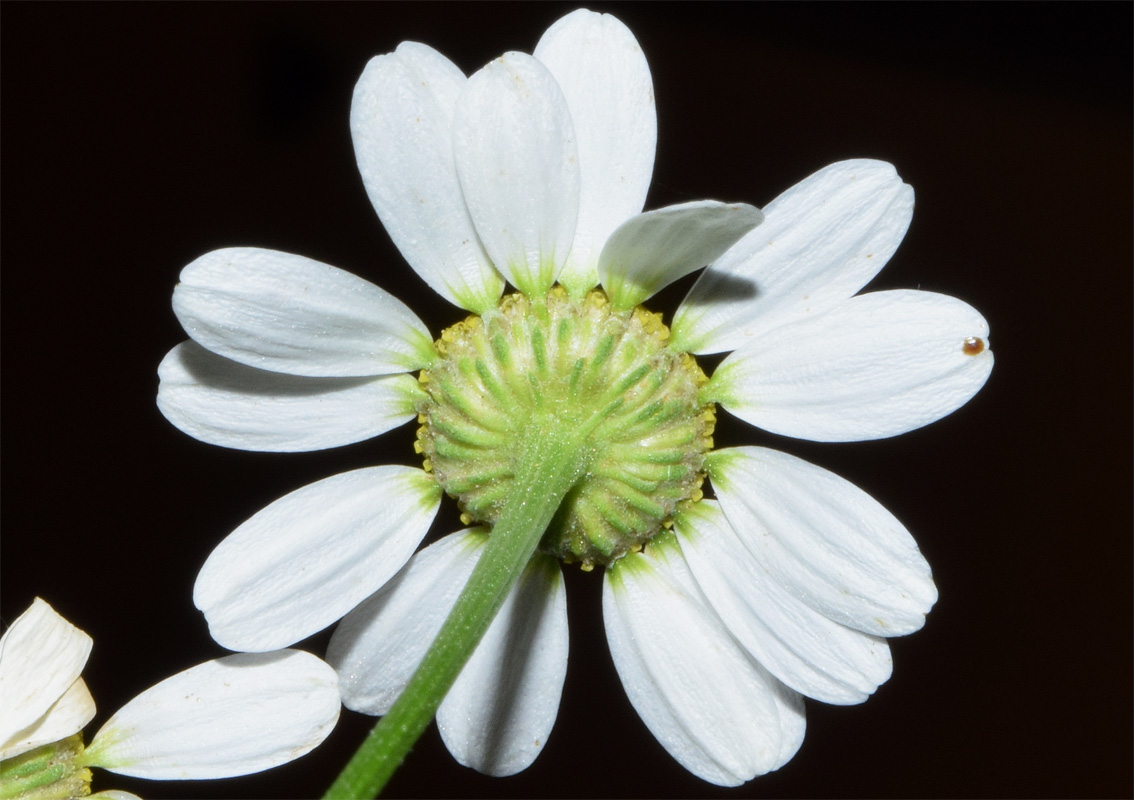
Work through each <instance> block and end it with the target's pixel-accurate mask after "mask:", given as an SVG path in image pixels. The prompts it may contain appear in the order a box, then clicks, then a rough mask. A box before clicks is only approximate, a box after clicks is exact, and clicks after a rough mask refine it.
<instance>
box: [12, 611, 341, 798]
mask: <svg viewBox="0 0 1134 800" xmlns="http://www.w3.org/2000/svg"><path fill="white" fill-rule="evenodd" d="M91 645H92V642H91V637H90V636H88V635H87V634H86V633H84V632H83V631H81V630H79V629H78V628H76V627H75V626H74V625H72V624H71V623H69V622H68V621H67V620H65V619H64V618H63V617H62V616H60V615H59V614H58V613H57V612H56V611H55V610H54V609H53V608H52V607H51V606H50V605H48V604H47V603H45V602H44V601H43V600H41V599H39V598H36V599H35V602H33V603H32V606H31V608H29V609H28V610H27V611H25V612H24V613H23V614H21V615H20V616H19V617H18V618H17V619H16V621H15V622H13V623H12V625H11V627H9V628H8V630H7V631H6V632H5V633H4V636H3V638H2V639H0V796H2V797H25V796H26V797H36V798H45V799H50V798H69V797H81V796H84V795H86V794H87V793H89V786H90V782H91V773H90V770H89V769H88V767H100V768H102V769H106V770H109V771H111V772H116V773H118V774H120V775H131V776H135V777H140V778H151V779H155V780H186V779H192V780H201V779H207V778H227V777H233V776H236V775H247V774H250V773H253V772H260V771H262V770H265V769H269V768H271V767H275V766H279V765H280V764H285V763H287V762H289V761H293V760H295V759H296V758H299V757H300V756H301V755H304V754H305V753H307V752H309V751H310V750H312V749H313V748H314V747H315V746H316V745H318V744H319V743H320V742H322V741H323V740H324V739H325V738H326V737H327V735H328V734H329V733H330V732H331V730H332V729H333V728H334V726H335V723H336V722H337V721H338V717H339V709H340V700H339V691H338V677H337V675H336V673H335V671H334V670H333V669H332V668H331V667H330V666H328V665H327V664H326V663H324V662H323V661H322V660H321V659H319V658H316V657H315V656H313V655H311V654H310V653H304V652H302V651H298V650H283V651H280V652H276V653H239V654H237V655H233V656H228V657H226V658H220V659H216V660H214V661H207V662H205V663H204V664H199V665H197V666H195V667H192V668H191V669H187V670H185V671H184V672H180V673H178V674H177V675H174V676H173V677H171V678H167V679H166V680H164V681H162V682H161V683H159V684H157V685H156V686H152V687H150V688H149V689H147V690H146V691H144V692H142V693H141V694H140V695H138V696H137V697H135V698H134V699H133V700H131V701H130V702H128V703H127V704H126V705H125V706H123V707H122V708H121V709H119V710H118V712H117V713H116V714H114V715H113V716H112V717H111V718H110V719H109V720H107V721H106V723H105V724H104V725H103V726H102V728H100V729H99V732H98V733H97V734H95V737H94V739H93V740H92V741H91V743H90V745H89V746H87V747H85V748H84V746H83V741H82V735H81V733H80V732H81V731H82V729H83V728H84V727H86V725H87V723H89V722H90V721H91V719H93V718H94V715H95V704H94V700H93V699H92V698H91V694H90V692H89V691H88V690H87V686H86V683H85V682H84V681H83V679H82V677H80V673H81V672H82V671H83V667H84V666H85V665H86V662H87V657H88V656H89V655H90V651H91ZM94 796H95V797H104V798H123V797H133V796H134V795H131V794H129V793H127V792H119V791H107V792H100V793H98V794H96V795H94Z"/></svg>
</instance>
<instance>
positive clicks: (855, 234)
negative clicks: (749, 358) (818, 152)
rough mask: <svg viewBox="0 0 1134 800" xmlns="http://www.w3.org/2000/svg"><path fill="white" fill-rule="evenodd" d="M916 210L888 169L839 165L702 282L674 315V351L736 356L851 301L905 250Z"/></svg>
mask: <svg viewBox="0 0 1134 800" xmlns="http://www.w3.org/2000/svg"><path fill="white" fill-rule="evenodd" d="M913 204H914V196H913V189H912V188H911V187H909V186H908V185H906V184H904V183H902V179H901V178H899V177H898V174H897V172H896V171H895V170H894V167H893V166H891V165H890V164H887V163H886V162H885V161H873V160H870V159H855V160H851V161H839V162H837V163H835V164H831V165H830V166H828V167H825V168H823V169H821V170H819V171H818V172H816V173H815V174H814V175H811V176H810V177H808V178H806V179H804V180H803V181H800V182H799V183H797V184H796V185H795V186H793V187H792V188H790V189H788V190H787V191H786V192H784V193H783V194H781V195H780V196H779V197H777V198H776V199H775V200H773V201H772V202H771V203H769V204H768V205H766V206H765V207H764V222H763V224H762V225H760V227H759V228H757V229H756V230H754V231H752V233H750V234H748V236H746V237H745V238H744V239H742V240H740V242H738V243H737V244H736V246H735V247H733V248H732V249H731V250H730V251H729V252H727V253H725V255H724V256H722V257H721V258H720V260H718V261H717V262H716V263H715V264H713V265H712V266H710V267H709V269H707V270H705V272H704V274H703V275H701V277H700V278H698V280H697V283H696V284H694V286H693V289H692V290H691V291H690V292H689V295H688V296H687V297H686V298H685V300H684V302H682V304H681V307H680V308H678V310H677V313H676V314H675V315H674V321H673V335H674V346H675V347H680V348H681V349H684V350H688V351H691V352H696V353H717V352H722V351H725V350H735V349H736V348H738V347H743V346H744V345H745V344H746V343H748V342H750V341H755V340H756V339H757V338H758V337H760V336H762V335H763V334H764V333H765V332H767V331H770V330H772V329H773V328H775V327H777V326H779V325H782V324H784V323H785V322H790V321H792V320H794V319H798V318H800V317H807V316H815V315H818V314H820V313H822V312H823V311H825V310H827V309H828V308H831V307H832V306H833V305H835V304H836V303H838V302H840V301H842V300H845V299H846V298H848V297H850V296H852V295H853V294H855V293H856V292H857V291H858V290H859V289H861V288H862V287H863V286H865V285H866V283H867V282H868V281H869V280H870V279H871V278H873V277H874V276H875V275H877V274H878V271H879V270H880V269H882V267H883V266H885V264H886V262H887V261H889V260H890V256H892V255H893V254H894V251H895V250H896V249H897V248H898V245H899V244H900V243H901V241H902V237H904V236H905V235H906V229H907V228H909V225H910V220H911V219H912V217H913Z"/></svg>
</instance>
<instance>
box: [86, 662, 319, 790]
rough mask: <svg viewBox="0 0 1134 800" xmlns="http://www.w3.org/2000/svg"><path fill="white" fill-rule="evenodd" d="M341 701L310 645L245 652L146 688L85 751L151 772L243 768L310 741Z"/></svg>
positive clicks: (265, 763) (216, 774) (105, 761)
mask: <svg viewBox="0 0 1134 800" xmlns="http://www.w3.org/2000/svg"><path fill="white" fill-rule="evenodd" d="M339 708H340V706H339V690H338V679H337V677H336V675H335V671H334V670H333V669H331V667H330V666H328V665H327V664H325V663H324V662H323V661H321V660H320V659H318V658H316V657H315V656H313V655H311V654H310V653H304V652H302V651H299V650H282V651H279V652H275V653H241V654H238V655H234V656H227V657H225V658H220V659H217V660H215V661H207V662H205V663H204V664H199V665H198V666H196V667H193V668H192V669H187V670H185V671H184V672H180V673H178V674H177V675H174V676H173V677H172V678H167V679H166V680H164V681H162V682H161V683H159V684H157V685H156V686H153V687H151V688H149V689H147V690H146V691H144V692H142V694H140V695H138V696H137V697H135V698H134V699H133V700H131V701H130V702H129V703H127V704H126V705H125V706H123V707H122V709H121V710H120V711H119V712H118V713H117V714H115V715H114V716H113V717H111V718H110V719H109V720H107V722H106V724H105V725H103V726H102V729H101V730H100V731H99V732H98V734H96V736H95V738H94V741H92V742H91V746H90V747H89V748H87V759H88V763H90V764H91V765H92V766H97V767H102V768H103V769H108V770H110V771H111V772H117V773H119V774H120V775H132V776H134V777H138V778H150V779H153V780H203V779H207V778H228V777H232V776H234V775H247V774H249V773H252V772H260V771H261V770H265V769H269V768H271V767H276V766H279V765H280V764H286V763H287V762H289V761H294V760H295V759H297V758H299V757H300V756H301V755H303V754H305V753H307V752H309V751H310V750H312V749H313V748H314V747H315V746H316V745H318V744H319V743H320V742H322V741H323V740H324V739H326V738H327V735H328V734H329V733H330V732H331V730H332V729H333V728H334V727H335V723H336V722H337V721H338V718H339Z"/></svg>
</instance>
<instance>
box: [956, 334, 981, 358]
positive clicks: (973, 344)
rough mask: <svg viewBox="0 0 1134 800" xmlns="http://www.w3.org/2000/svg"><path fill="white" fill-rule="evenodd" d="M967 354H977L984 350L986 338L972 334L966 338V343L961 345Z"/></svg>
mask: <svg viewBox="0 0 1134 800" xmlns="http://www.w3.org/2000/svg"><path fill="white" fill-rule="evenodd" d="M961 349H962V350H963V351H964V353H965V355H967V356H975V355H978V354H980V353H983V352H984V339H981V338H980V337H979V336H970V337H969V338H968V339H965V344H964V345H963V346H962V347H961Z"/></svg>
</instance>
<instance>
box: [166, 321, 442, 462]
mask: <svg viewBox="0 0 1134 800" xmlns="http://www.w3.org/2000/svg"><path fill="white" fill-rule="evenodd" d="M158 380H159V383H158V394H157V405H158V409H159V410H160V411H161V413H162V414H163V415H164V416H165V418H166V419H167V420H169V421H170V422H171V423H173V424H174V426H176V427H177V428H178V429H180V430H181V431H184V432H185V433H187V434H189V435H190V436H192V437H193V438H194V439H199V440H200V441H202V442H208V443H209V444H215V445H220V446H221V447H235V448H239V449H241V450H257V451H262V452H264V451H266V452H277V453H278V452H287V453H294V452H299V451H304V450H324V449H326V448H329V447H339V446H341V445H345V444H351V443H353V442H360V441H362V440H363V439H370V438H371V437H374V436H377V435H379V434H381V433H385V432H386V431H388V430H390V429H392V428H396V427H397V426H399V425H402V424H404V423H406V422H409V421H410V420H411V419H413V418H414V416H415V414H416V412H415V411H414V397H415V396H416V395H417V394H418V393H419V392H420V388H419V386H418V383H417V381H416V380H415V379H414V378H411V377H410V376H409V375H384V376H381V377H377V378H309V377H306V376H301V375H284V374H282V373H279V372H267V371H266V370H262V369H256V368H255V367H248V366H245V365H244V364H238V363H237V362H235V361H230V360H229V359H227V358H224V357H223V356H218V355H215V354H214V353H210V352H209V351H208V350H206V349H205V348H203V347H201V345H199V344H197V343H196V342H194V341H192V340H190V341H187V342H182V343H181V344H179V345H177V347H175V348H173V349H172V350H170V351H169V353H168V354H167V355H166V357H165V358H164V359H162V362H161V365H160V366H159V367H158Z"/></svg>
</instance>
